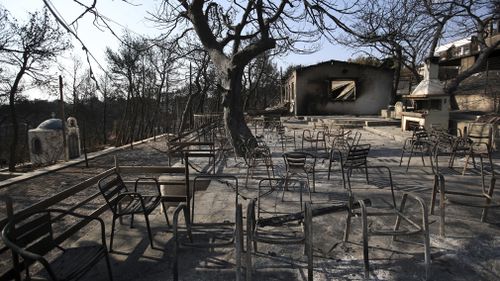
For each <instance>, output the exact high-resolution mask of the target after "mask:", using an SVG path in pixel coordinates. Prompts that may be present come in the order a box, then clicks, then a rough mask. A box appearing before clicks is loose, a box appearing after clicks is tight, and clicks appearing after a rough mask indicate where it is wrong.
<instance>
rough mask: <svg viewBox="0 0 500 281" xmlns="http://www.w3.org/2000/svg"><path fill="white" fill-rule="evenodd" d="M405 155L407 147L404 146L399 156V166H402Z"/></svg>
mask: <svg viewBox="0 0 500 281" xmlns="http://www.w3.org/2000/svg"><path fill="white" fill-rule="evenodd" d="M404 155H405V147H404V146H403V149H402V150H401V157H400V158H399V167H401V164H402V163H403V156H404Z"/></svg>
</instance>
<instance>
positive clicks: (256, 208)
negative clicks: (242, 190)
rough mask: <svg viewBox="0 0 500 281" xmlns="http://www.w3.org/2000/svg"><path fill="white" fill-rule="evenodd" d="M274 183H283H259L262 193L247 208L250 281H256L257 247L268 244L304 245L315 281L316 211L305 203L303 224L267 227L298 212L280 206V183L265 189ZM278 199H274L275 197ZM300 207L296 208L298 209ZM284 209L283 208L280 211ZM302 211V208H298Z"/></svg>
mask: <svg viewBox="0 0 500 281" xmlns="http://www.w3.org/2000/svg"><path fill="white" fill-rule="evenodd" d="M270 180H273V181H282V180H283V179H263V180H261V181H260V183H259V193H258V197H257V199H255V200H251V201H250V202H249V203H248V207H247V229H246V231H247V240H246V246H247V247H246V248H247V251H246V259H245V260H246V280H247V281H251V280H252V273H253V271H254V270H255V268H254V266H253V262H252V254H253V253H254V252H257V251H258V249H257V243H267V244H282V245H289V244H304V254H305V255H306V256H307V276H308V277H307V280H310V281H312V280H313V274H312V273H313V239H312V209H311V204H310V203H309V202H306V203H305V208H304V210H302V206H300V212H303V216H302V217H303V220H302V223H297V222H295V221H294V222H293V223H280V224H279V226H265V224H264V223H263V221H264V220H266V219H269V218H272V217H278V216H280V215H283V214H290V213H292V212H293V210H294V208H293V206H291V203H296V202H297V201H294V202H287V203H288V204H286V205H285V204H283V203H278V201H279V200H277V197H278V196H279V195H278V193H277V192H276V191H278V189H277V188H275V187H276V186H278V185H279V184H278V183H274V184H269V185H264V184H266V183H268V182H269V181H270ZM273 195H274V196H273ZM295 205H297V204H294V206H295ZM280 207H281V208H280ZM295 207H296V210H298V207H299V206H295Z"/></svg>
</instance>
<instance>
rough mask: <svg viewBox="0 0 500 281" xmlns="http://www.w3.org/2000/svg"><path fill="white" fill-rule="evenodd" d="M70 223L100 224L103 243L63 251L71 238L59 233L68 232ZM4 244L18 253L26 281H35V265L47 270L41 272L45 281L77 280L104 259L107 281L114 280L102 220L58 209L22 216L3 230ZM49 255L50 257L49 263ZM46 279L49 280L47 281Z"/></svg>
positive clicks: (18, 263) (14, 218)
mask: <svg viewBox="0 0 500 281" xmlns="http://www.w3.org/2000/svg"><path fill="white" fill-rule="evenodd" d="M68 221H71V223H72V224H73V226H74V225H76V224H86V223H89V222H97V224H98V226H99V229H100V235H101V237H100V238H101V239H100V240H101V241H99V242H100V243H93V244H87V243H86V245H85V246H77V247H72V248H63V247H62V246H61V245H60V244H61V243H62V242H63V241H64V240H66V238H69V237H64V236H65V235H68V234H67V233H66V234H61V233H58V232H56V231H60V230H61V228H62V229H64V228H68V225H66V223H68ZM56 233H57V236H56ZM2 240H3V241H4V243H5V245H6V246H7V247H8V248H10V249H11V250H12V251H13V253H15V259H14V264H15V267H16V269H17V270H20V269H21V268H24V270H25V272H26V280H33V279H32V277H33V276H32V275H33V274H32V273H31V272H30V267H31V266H32V265H33V264H35V263H39V264H41V265H42V267H43V269H44V270H42V271H41V272H39V273H40V275H41V276H40V277H43V278H44V279H43V280H54V281H57V280H78V279H80V278H81V277H83V276H84V275H85V274H86V273H87V272H89V271H90V270H91V269H92V268H93V267H94V266H95V265H96V264H97V263H98V262H99V261H100V260H102V259H104V260H105V261H106V267H107V271H108V279H109V280H111V281H112V280H113V276H112V273H111V265H110V262H109V257H108V251H107V248H106V238H105V234H104V222H103V221H102V219H100V218H95V217H90V216H85V215H81V214H77V213H74V212H70V211H66V210H57V209H48V210H42V211H36V212H30V213H26V214H20V215H16V216H14V217H13V218H12V219H11V220H9V222H8V223H7V224H6V225H5V227H4V228H3V230H2ZM55 249H58V250H60V254H57V255H55V254H56V253H55V252H58V251H56V250H55ZM48 255H50V256H51V258H50V259H49V258H48V257H47V256H48ZM53 255H54V258H52V256H53ZM18 256H20V257H22V259H23V261H22V263H20V262H19V261H18V259H17V257H18ZM35 275H39V274H35ZM18 277H20V276H18ZM37 277H38V276H37ZM47 277H48V279H45V278H47Z"/></svg>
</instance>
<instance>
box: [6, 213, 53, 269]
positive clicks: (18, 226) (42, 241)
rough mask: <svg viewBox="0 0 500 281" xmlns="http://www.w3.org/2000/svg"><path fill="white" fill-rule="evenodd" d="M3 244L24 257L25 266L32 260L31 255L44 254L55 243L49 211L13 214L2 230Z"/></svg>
mask: <svg viewBox="0 0 500 281" xmlns="http://www.w3.org/2000/svg"><path fill="white" fill-rule="evenodd" d="M2 239H3V240H4V242H5V244H6V245H7V246H8V247H9V248H10V249H12V250H13V251H14V252H16V253H17V254H19V255H21V256H22V257H23V259H24V263H25V266H29V265H30V264H32V263H33V262H34V260H33V259H32V258H33V256H31V257H30V256H28V255H30V254H31V255H33V254H35V255H39V256H44V255H45V254H47V253H48V252H50V251H51V250H52V249H54V247H56V243H55V242H54V235H53V231H52V219H51V214H50V212H49V211H39V212H35V213H29V214H24V215H20V216H19V215H17V216H14V217H13V218H12V219H11V220H10V221H9V223H7V224H6V225H5V227H4V229H3V231H2Z"/></svg>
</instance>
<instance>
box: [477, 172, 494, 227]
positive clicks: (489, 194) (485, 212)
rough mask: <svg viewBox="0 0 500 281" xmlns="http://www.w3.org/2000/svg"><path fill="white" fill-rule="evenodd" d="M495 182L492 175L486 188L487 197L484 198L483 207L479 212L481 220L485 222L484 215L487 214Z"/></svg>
mask: <svg viewBox="0 0 500 281" xmlns="http://www.w3.org/2000/svg"><path fill="white" fill-rule="evenodd" d="M495 182H496V179H495V178H494V177H493V178H491V182H490V187H489V188H488V193H487V194H488V196H489V198H486V202H485V207H484V208H483V211H482V213H481V222H485V221H486V217H487V216H488V206H489V204H490V203H491V199H490V198H491V197H492V196H493V190H494V189H495Z"/></svg>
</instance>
